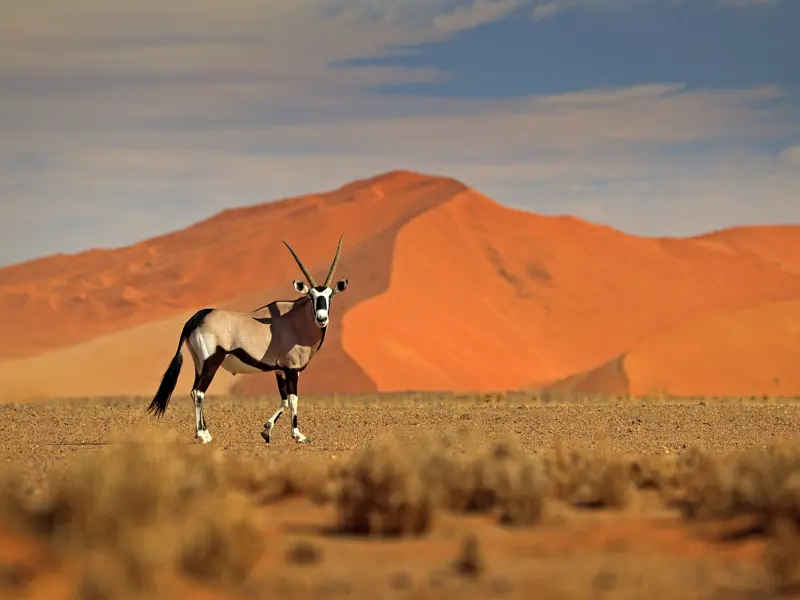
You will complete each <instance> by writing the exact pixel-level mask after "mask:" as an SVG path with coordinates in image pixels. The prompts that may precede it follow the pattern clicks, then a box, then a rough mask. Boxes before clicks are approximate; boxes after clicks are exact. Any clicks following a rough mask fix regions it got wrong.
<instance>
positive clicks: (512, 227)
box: [0, 171, 800, 399]
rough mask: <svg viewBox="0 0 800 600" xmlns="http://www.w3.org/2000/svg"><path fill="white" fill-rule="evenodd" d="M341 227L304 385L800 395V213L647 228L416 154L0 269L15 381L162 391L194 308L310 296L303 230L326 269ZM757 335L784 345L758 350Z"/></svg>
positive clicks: (762, 344)
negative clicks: (515, 191) (310, 187)
mask: <svg viewBox="0 0 800 600" xmlns="http://www.w3.org/2000/svg"><path fill="white" fill-rule="evenodd" d="M341 232H344V233H345V240H344V249H343V252H342V257H341V261H340V266H339V269H338V270H337V274H338V275H340V276H342V277H347V278H348V279H349V280H350V285H349V287H348V289H347V292H346V293H344V294H342V295H341V296H338V297H337V299H336V300H335V302H334V304H333V315H332V316H333V321H332V325H331V329H330V332H329V334H328V337H327V338H326V341H325V346H324V347H323V350H322V351H321V352H320V354H319V355H318V356H317V357H316V358H315V359H314V362H313V363H312V365H311V366H310V367H309V368H308V370H307V371H305V372H304V374H303V377H302V378H301V384H300V385H301V394H302V393H303V392H305V393H310V392H315V393H319V392H332V393H333V392H338V393H343V392H362V391H375V390H381V391H384V390H385V391H393V390H406V389H417V390H436V389H454V390H493V389H514V388H519V387H525V386H529V385H531V384H537V385H538V384H541V385H546V384H550V383H552V382H558V383H556V384H555V385H556V386H557V387H559V388H562V389H563V388H565V387H566V388H570V389H576V390H579V391H588V390H597V391H612V392H614V393H618V392H619V390H624V391H628V390H630V391H632V392H633V393H638V392H637V390H638V391H646V392H650V391H652V390H653V389H659V390H661V391H665V392H670V393H697V392H696V390H698V389H702V390H704V391H703V393H717V394H722V393H728V392H731V393H750V392H749V391H747V392H745V391H742V390H751V388H752V389H753V393H777V392H776V391H775V390H778V389H780V390H783V391H784V392H788V393H794V394H800V382H798V380H797V378H796V377H795V378H794V379H793V378H792V376H791V375H790V374H789V372H788V371H789V370H790V369H789V368H788V365H789V364H790V363H791V361H792V360H794V362H793V363H791V364H794V365H796V364H798V363H797V360H796V359H797V348H798V343H797V329H796V324H797V321H796V320H794V321H793V320H792V318H794V317H791V315H792V314H794V315H796V314H797V304H795V303H793V302H791V301H800V227H798V226H785V227H744V228H735V229H729V230H722V231H717V232H712V233H709V234H707V235H703V236H697V237H694V238H685V239H675V238H645V237H637V236H631V235H627V234H625V233H622V232H620V231H618V230H615V229H613V228H610V227H606V226H601V225H597V224H593V223H589V222H586V221H583V220H580V219H577V218H573V217H545V216H541V215H537V214H533V213H528V212H523V211H519V210H513V209H510V208H507V207H504V206H503V205H501V204H498V203H496V202H495V201H493V200H491V199H489V198H486V197H485V196H483V195H481V194H480V193H478V192H477V191H475V190H471V189H469V188H468V187H467V186H465V185H463V184H462V183H460V182H458V181H455V180H453V179H449V178H445V177H433V176H428V175H424V174H419V173H411V172H406V171H394V172H389V173H384V174H382V175H379V176H377V177H374V178H370V179H365V180H360V181H355V182H353V183H350V184H348V185H345V186H343V187H341V188H339V189H337V190H334V191H331V192H328V193H320V194H312V195H308V196H302V197H295V198H289V199H286V200H282V201H279V202H270V203H265V204H261V205H257V206H251V207H245V208H239V209H234V210H229V211H225V212H223V213H221V214H219V215H217V216H215V217H213V218H211V219H208V220H206V221H203V222H201V223H198V224H196V225H193V226H191V227H188V228H186V229H183V230H180V231H176V232H174V233H171V234H169V235H165V236H161V237H158V238H154V239H150V240H146V241H143V242H141V243H139V244H136V245H133V246H130V247H126V248H121V249H118V250H94V251H90V252H85V253H81V254H77V255H72V256H68V255H58V256H52V257H47V258H43V259H39V260H35V261H30V262H27V263H23V264H20V265H14V266H11V267H7V268H4V269H0V308H1V309H2V310H3V311H4V315H5V317H6V320H5V322H6V325H5V326H4V332H3V333H4V341H5V343H4V344H3V346H2V347H0V381H2V383H3V386H4V391H5V394H4V396H5V397H6V399H11V398H31V397H34V396H73V395H111V394H119V393H127V394H145V395H147V394H152V393H153V392H154V391H155V388H156V387H157V385H158V380H159V378H160V376H161V373H162V372H163V370H164V368H165V367H166V365H167V363H168V362H169V359H170V357H171V355H172V353H173V352H174V348H175V344H176V343H177V340H178V335H179V333H180V330H181V327H182V324H183V321H184V320H185V319H186V318H187V317H188V316H189V315H190V314H192V312H194V311H195V310H196V309H199V308H202V307H206V306H220V307H226V308H233V309H237V310H250V309H254V308H256V307H258V306H261V305H263V304H265V303H267V302H269V301H271V300H274V299H287V298H292V297H294V296H295V295H296V294H295V292H294V290H293V289H292V287H291V281H292V279H295V278H300V273H299V270H298V269H297V266H296V265H295V263H294V261H293V260H292V258H291V255H290V254H289V253H288V251H287V250H286V248H285V247H284V246H283V245H282V244H281V240H286V241H288V242H289V243H291V244H292V246H293V247H294V248H295V250H296V251H297V252H298V254H299V255H300V256H301V258H302V259H303V260H304V261H305V262H306V264H307V265H308V266H309V268H311V269H312V270H313V271H314V272H315V273H318V274H319V275H320V276H323V275H324V273H325V272H326V270H327V267H328V264H329V262H330V259H331V257H332V254H333V252H334V250H335V247H336V241H337V240H338V236H339V234H340V233H341ZM792 311H795V312H792ZM720 320H721V321H720ZM793 323H794V325H792V324H793ZM792 327H794V329H792ZM740 329H741V331H746V334H741V335H746V337H747V338H748V340H749V342H748V346H747V352H745V351H744V350H743V351H741V352H739V353H738V354H737V353H736V352H733V351H732V350H731V348H730V346H731V343H730V339H729V338H730V335H733V334H731V333H730V332H731V331H733V330H736V331H739V330H740ZM792 336H794V337H792ZM665 340H666V341H665ZM780 340H783V341H780ZM698 348H703V349H704V350H702V351H701V350H698ZM755 348H761V352H766V351H767V349H769V352H771V353H772V354H771V355H770V356H773V355H774V357H773V358H772V359H770V360H766V359H763V360H756V359H757V357H758V352H756V351H755V350H752V351H751V350H750V349H755ZM726 352H727V353H726ZM792 353H794V354H792ZM717 354H718V355H719V357H718V358H717V360H716V362H715V361H714V357H715V356H716V355H717ZM681 356H687V357H688V356H693V357H694V358H693V359H691V360H689V359H687V360H678V359H679V358H680V357H681ZM792 357H793V358H792ZM700 358H703V360H705V361H706V362H707V363H708V364H712V363H714V364H716V365H717V366H716V367H714V369H705V370H704V369H703V368H701V367H700V366H698V365H699V364H700V363H699V362H698V361H699V360H700ZM667 359H669V360H667ZM637 361H638V362H637ZM781 361H784V362H781ZM667 364H669V365H671V366H669V367H667V366H665V365H667ZM704 364H705V363H704ZM778 364H780V365H785V366H786V372H785V373H784V372H783V371H781V372H774V371H775V369H776V365H778ZM598 365H601V366H600V367H598ZM634 367H635V368H634ZM781 368H783V367H781ZM659 369H661V370H659ZM665 369H666V370H665ZM189 371H191V363H186V367H185V372H184V373H183V374H182V377H181V382H180V384H179V393H181V391H184V392H188V389H189V385H190V382H191V374H190V372H189ZM576 374H578V375H576ZM745 374H747V375H745ZM776 381H777V383H776ZM770 382H772V383H770ZM227 391H231V392H234V393H237V394H241V395H253V394H262V393H269V394H273V393H275V381H274V376H273V375H271V374H262V375H251V376H244V377H243V376H238V377H232V376H228V375H227V374H224V375H221V376H218V379H217V380H215V382H214V384H213V385H212V387H211V389H210V392H211V393H222V392H227Z"/></svg>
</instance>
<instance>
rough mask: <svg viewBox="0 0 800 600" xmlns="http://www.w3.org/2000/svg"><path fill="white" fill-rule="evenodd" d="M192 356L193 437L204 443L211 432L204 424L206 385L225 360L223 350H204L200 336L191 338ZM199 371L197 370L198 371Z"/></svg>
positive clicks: (209, 437) (204, 345) (209, 439)
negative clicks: (193, 365)
mask: <svg viewBox="0 0 800 600" xmlns="http://www.w3.org/2000/svg"><path fill="white" fill-rule="evenodd" d="M191 348H192V358H193V359H195V361H194V362H195V371H196V373H197V374H196V375H195V378H194V384H193V385H192V391H191V393H190V396H191V398H192V402H193V403H194V423H195V435H194V436H195V438H196V439H199V440H201V441H202V442H203V443H204V444H207V443H208V442H210V441H211V434H210V433H209V432H208V426H207V425H206V418H205V415H204V414H203V399H204V398H205V395H206V391H207V390H208V386H210V385H211V382H212V381H213V380H214V375H216V374H217V370H218V369H219V367H220V366H221V365H222V361H223V360H225V353H224V352H215V353H214V354H209V353H208V351H207V350H206V344H205V343H204V340H203V339H202V338H201V337H200V336H197V337H193V339H192V340H191ZM198 371H199V372H198Z"/></svg>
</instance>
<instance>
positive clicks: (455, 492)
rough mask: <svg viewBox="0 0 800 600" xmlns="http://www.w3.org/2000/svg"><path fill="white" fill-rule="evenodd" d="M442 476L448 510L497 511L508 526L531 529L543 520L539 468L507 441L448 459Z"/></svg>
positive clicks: (543, 493) (543, 491)
mask: <svg viewBox="0 0 800 600" xmlns="http://www.w3.org/2000/svg"><path fill="white" fill-rule="evenodd" d="M444 475H445V478H444V479H442V480H441V481H443V483H444V484H445V486H446V487H445V489H444V490H443V496H444V498H445V502H446V505H447V506H448V507H449V508H450V509H453V510H458V511H467V512H491V511H497V512H498V513H499V517H500V521H501V522H502V523H504V524H509V525H511V524H516V525H531V524H534V523H537V522H539V521H540V520H541V518H542V515H543V512H544V508H545V496H546V494H547V488H548V486H547V482H546V480H545V478H544V473H543V471H542V468H541V464H540V463H539V462H538V461H536V460H535V459H533V458H532V457H529V456H526V455H525V454H524V453H523V452H522V450H521V448H520V447H519V445H518V444H517V442H516V441H514V440H512V439H510V438H508V439H501V440H498V441H496V442H495V443H494V444H492V446H490V447H489V448H488V449H487V450H482V451H481V450H478V451H474V452H473V453H471V454H470V455H468V457H467V458H463V457H460V458H455V459H451V464H450V465H448V468H447V469H446V472H445V473H444Z"/></svg>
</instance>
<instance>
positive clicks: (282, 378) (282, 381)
mask: <svg viewBox="0 0 800 600" xmlns="http://www.w3.org/2000/svg"><path fill="white" fill-rule="evenodd" d="M275 378H276V379H277V381H278V392H279V393H280V395H281V405H280V406H279V407H278V410H276V411H275V413H274V414H273V415H272V416H271V417H270V418H269V421H267V422H266V423H264V431H262V432H261V437H262V438H264V441H265V442H267V443H268V444H269V441H270V434H271V433H272V428H273V427H275V423H276V422H277V421H278V419H280V418H281V415H282V414H283V411H284V410H286V408H287V407H288V406H289V397H288V395H287V394H286V375H285V374H284V372H283V371H275Z"/></svg>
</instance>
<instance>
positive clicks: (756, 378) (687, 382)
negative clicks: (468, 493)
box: [548, 301, 800, 396]
mask: <svg viewBox="0 0 800 600" xmlns="http://www.w3.org/2000/svg"><path fill="white" fill-rule="evenodd" d="M798 365H800V302H798V301H794V302H779V303H775V304H769V305H766V306H762V307H758V308H753V309H746V310H739V311H730V312H720V313H715V314H712V315H708V316H705V317H702V318H700V319H697V320H694V321H691V322H689V323H686V324H684V325H682V326H680V327H676V328H675V329H672V330H670V331H666V332H664V333H661V334H658V335H655V336H653V337H652V338H649V339H647V340H646V341H644V342H642V343H640V344H638V345H636V346H634V347H633V348H632V349H631V350H629V351H628V352H626V353H625V354H623V355H622V356H619V357H615V358H613V359H611V360H609V361H607V362H605V363H604V364H602V365H600V366H599V367H597V368H595V369H592V370H591V371H588V372H586V373H579V374H577V375H573V376H571V377H568V378H566V379H564V380H562V381H559V382H557V383H554V384H553V385H551V386H549V387H548V390H549V391H554V392H573V393H602V394H632V395H636V396H641V395H657V394H663V393H671V394H676V395H682V396H715V395H723V396H725V395H726V396H751V395H759V396H760V395H762V394H767V395H772V396H795V395H798V394H800V369H799V368H798Z"/></svg>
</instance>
